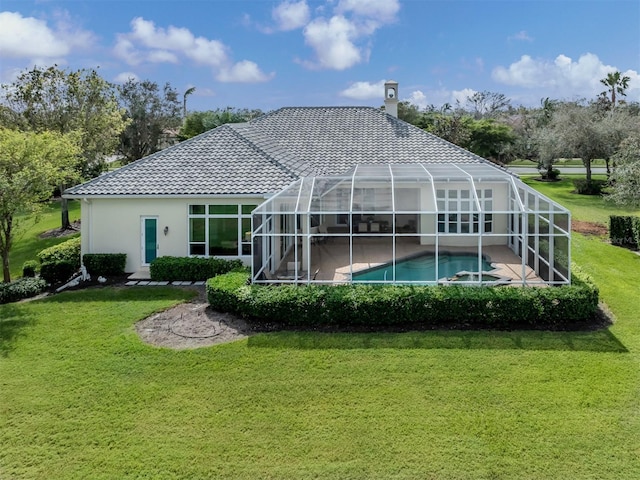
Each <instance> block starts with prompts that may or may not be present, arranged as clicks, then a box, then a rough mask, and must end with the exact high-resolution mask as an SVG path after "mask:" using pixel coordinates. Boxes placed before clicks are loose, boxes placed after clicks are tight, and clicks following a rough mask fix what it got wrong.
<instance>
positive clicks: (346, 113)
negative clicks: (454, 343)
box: [65, 82, 570, 285]
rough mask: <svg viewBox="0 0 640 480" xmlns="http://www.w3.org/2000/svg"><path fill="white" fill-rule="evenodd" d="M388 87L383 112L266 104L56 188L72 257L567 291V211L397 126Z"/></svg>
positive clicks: (293, 276)
mask: <svg viewBox="0 0 640 480" xmlns="http://www.w3.org/2000/svg"><path fill="white" fill-rule="evenodd" d="M397 93H398V84H397V83H396V82H387V83H386V84H385V109H384V111H382V110H380V109H376V108H371V107H326V108H325V107H292V108H281V109H279V110H276V111H274V112H271V113H268V114H266V115H264V116H261V117H259V118H256V119H254V120H251V121H249V122H247V123H241V124H227V125H223V126H221V127H218V128H216V129H214V130H210V131H208V132H205V133H203V134H201V135H199V136H197V137H194V138H192V139H190V140H187V141H185V142H182V143H180V144H177V145H174V146H172V147H169V148H167V149H165V150H162V151H160V152H157V153H154V154H153V155H150V156H148V157H145V158H142V159H140V160H138V161H136V162H133V163H131V164H129V165H126V166H124V167H122V168H120V169H119V170H116V171H113V172H110V173H107V174H105V175H103V176H100V177H98V178H95V179H93V180H91V181H89V182H87V183H84V184H81V185H78V186H75V187H73V188H70V189H68V190H66V192H65V196H66V197H67V198H75V199H79V200H81V202H82V252H83V253H110V252H111V253H121V252H124V253H126V254H127V265H126V270H127V271H128V272H140V271H144V269H145V268H148V265H149V263H150V262H151V261H152V260H153V259H154V258H156V257H158V256H165V255H172V256H189V255H192V256H205V257H208V256H216V257H223V258H241V259H242V260H243V261H244V262H245V263H246V264H247V265H252V271H253V274H252V276H253V280H254V281H255V282H265V283H268V282H278V283H282V282H292V283H307V282H326V283H335V282H350V281H363V282H367V281H375V282H380V281H386V282H402V283H406V282H412V281H416V282H420V283H425V282H426V283H435V282H450V281H463V282H472V283H474V282H493V281H497V282H500V281H509V282H513V283H519V284H523V285H524V284H535V283H541V284H564V283H569V282H570V272H569V265H570V213H569V212H568V210H566V209H564V208H563V207H562V206H560V205H558V204H556V203H554V202H553V201H551V200H550V199H548V198H546V197H545V196H543V195H541V194H539V193H537V192H536V191H535V190H533V189H531V188H529V187H528V186H527V185H525V184H524V183H523V182H522V181H520V180H519V179H518V178H517V176H515V175H513V174H511V173H509V172H508V171H506V170H505V169H503V168H501V167H499V166H497V165H495V164H493V163H491V162H489V161H488V160H485V159H483V158H481V157H478V156H477V155H474V154H472V153H470V152H468V151H466V150H464V149H462V148H459V147H457V146H455V145H453V144H451V143H448V142H446V141H444V140H442V139H440V138H438V137H436V136H434V135H431V134H429V133H427V132H425V131H423V130H420V129H418V128H416V127H414V126H412V125H410V124H408V123H405V122H403V121H401V120H399V119H398V118H396V117H397V103H398V100H397V98H398V95H397ZM459 257H466V261H465V262H466V263H465V262H463V260H462V259H460V258H459ZM459 262H462V263H459ZM469 262H470V263H469ZM403 269H404V270H412V269H413V270H419V271H421V272H423V273H424V272H427V271H428V273H427V274H426V277H425V276H423V277H416V278H414V277H411V278H409V277H406V276H404V275H405V274H404V273H401V270H403ZM452 269H453V270H452ZM452 272H453V273H452ZM481 272H485V274H486V277H485V276H483V275H482V274H481ZM474 275H475V276H474Z"/></svg>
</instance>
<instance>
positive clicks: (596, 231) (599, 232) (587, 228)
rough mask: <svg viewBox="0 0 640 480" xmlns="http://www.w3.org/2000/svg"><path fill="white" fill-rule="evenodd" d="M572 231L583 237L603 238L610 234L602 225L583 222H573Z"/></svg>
mask: <svg viewBox="0 0 640 480" xmlns="http://www.w3.org/2000/svg"><path fill="white" fill-rule="evenodd" d="M571 230H573V231H574V232H578V233H581V234H583V235H595V236H598V237H603V236H606V235H608V234H609V229H608V228H607V227H606V225H603V224H601V223H593V222H583V221H580V220H571Z"/></svg>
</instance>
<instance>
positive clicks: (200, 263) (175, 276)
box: [149, 257, 244, 282]
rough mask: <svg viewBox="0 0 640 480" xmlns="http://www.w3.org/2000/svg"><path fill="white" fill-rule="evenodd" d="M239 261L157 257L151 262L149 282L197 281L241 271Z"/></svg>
mask: <svg viewBox="0 0 640 480" xmlns="http://www.w3.org/2000/svg"><path fill="white" fill-rule="evenodd" d="M243 269H244V265H243V263H242V261H241V260H225V259H222V258H197V257H158V258H156V259H155V260H153V261H152V262H151V266H150V267H149V273H150V275H151V280H155V281H158V280H166V281H170V282H172V281H176V280H182V281H192V282H193V281H198V280H206V279H208V278H211V277H215V276H217V275H221V274H223V273H228V272H231V271H234V270H243Z"/></svg>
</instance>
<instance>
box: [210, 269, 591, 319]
mask: <svg viewBox="0 0 640 480" xmlns="http://www.w3.org/2000/svg"><path fill="white" fill-rule="evenodd" d="M248 278H249V276H248V274H246V273H244V272H230V273H227V274H223V275H219V276H217V277H214V278H210V279H209V280H208V281H207V284H206V288H207V297H208V300H209V304H210V305H211V307H212V308H214V309H216V310H219V311H222V312H229V313H234V314H237V315H240V316H242V317H245V318H250V319H253V320H254V321H256V322H258V323H260V322H264V323H277V324H279V325H283V326H290V327H392V326H400V325H402V326H405V325H415V326H418V327H423V328H434V327H460V328H474V327H477V328H522V327H525V328H527V327H528V328H530V327H534V328H557V329H558V328H570V327H571V326H572V325H575V324H579V323H584V322H587V321H590V320H592V319H593V318H594V317H595V316H596V314H597V310H598V297H599V295H598V288H597V286H596V285H595V284H594V283H593V281H592V279H591V278H590V277H588V276H587V275H585V274H584V273H583V272H582V271H581V270H580V269H579V268H578V267H576V266H573V278H574V281H573V284H572V285H567V286H560V287H550V288H540V287H524V288H520V287H475V286H473V287H469V286H456V285H448V286H413V285H306V286H295V285H279V286H273V285H257V284H254V285H248Z"/></svg>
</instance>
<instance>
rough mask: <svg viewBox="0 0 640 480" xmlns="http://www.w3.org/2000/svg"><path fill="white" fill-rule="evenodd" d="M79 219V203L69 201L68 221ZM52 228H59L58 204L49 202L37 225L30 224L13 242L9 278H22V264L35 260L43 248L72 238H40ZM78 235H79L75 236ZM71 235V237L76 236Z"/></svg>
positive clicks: (10, 253)
mask: <svg viewBox="0 0 640 480" xmlns="http://www.w3.org/2000/svg"><path fill="white" fill-rule="evenodd" d="M79 218H80V202H77V201H75V200H69V221H70V222H73V221H75V220H77V219H79ZM54 228H60V203H59V202H57V201H52V202H49V203H48V204H47V205H46V206H45V208H44V211H43V212H42V215H41V216H40V220H39V221H38V222H37V223H31V224H29V226H28V227H27V228H26V229H25V230H24V231H23V232H22V233H21V234H20V235H19V237H18V238H16V239H15V240H14V242H15V243H14V246H13V248H12V249H11V252H9V269H10V272H11V278H12V279H15V278H17V277H20V276H22V264H23V263H24V262H26V261H27V260H37V257H36V254H37V253H38V252H39V251H40V250H43V249H45V248H48V247H51V246H53V245H57V244H58V243H61V242H64V241H65V240H68V239H69V238H72V236H69V237H63V238H40V234H41V233H43V232H46V231H48V230H52V229H54ZM77 235H79V234H77ZM77 235H73V236H77Z"/></svg>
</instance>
